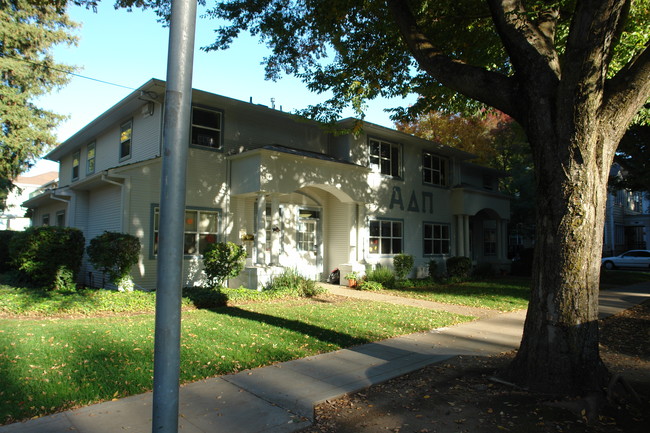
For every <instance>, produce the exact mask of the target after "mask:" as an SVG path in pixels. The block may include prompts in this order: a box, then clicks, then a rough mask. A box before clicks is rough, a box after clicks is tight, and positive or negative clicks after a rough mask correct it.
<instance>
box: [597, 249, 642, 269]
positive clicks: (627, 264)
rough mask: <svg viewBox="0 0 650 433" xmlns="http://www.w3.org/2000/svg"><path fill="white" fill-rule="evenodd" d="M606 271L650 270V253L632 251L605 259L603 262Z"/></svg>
mask: <svg viewBox="0 0 650 433" xmlns="http://www.w3.org/2000/svg"><path fill="white" fill-rule="evenodd" d="M601 263H602V265H603V266H604V267H605V269H615V268H648V269H650V251H648V250H630V251H626V252H624V253H623V254H621V255H620V256H615V257H603V259H602V261H601Z"/></svg>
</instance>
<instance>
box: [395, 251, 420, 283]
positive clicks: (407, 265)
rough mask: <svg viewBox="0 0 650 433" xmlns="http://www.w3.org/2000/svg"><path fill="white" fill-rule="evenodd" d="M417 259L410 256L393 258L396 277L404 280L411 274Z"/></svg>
mask: <svg viewBox="0 0 650 433" xmlns="http://www.w3.org/2000/svg"><path fill="white" fill-rule="evenodd" d="M414 264H415V259H414V258H413V256H412V255H410V254H397V255H396V256H395V257H394V258H393V267H394V268H395V276H396V277H397V279H398V280H403V279H404V278H406V277H407V275H408V274H410V273H411V269H413V265H414Z"/></svg>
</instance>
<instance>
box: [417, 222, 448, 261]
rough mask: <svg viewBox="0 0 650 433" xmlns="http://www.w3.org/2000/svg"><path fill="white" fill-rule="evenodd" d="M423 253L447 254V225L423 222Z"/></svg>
mask: <svg viewBox="0 0 650 433" xmlns="http://www.w3.org/2000/svg"><path fill="white" fill-rule="evenodd" d="M423 240H424V248H423V250H424V255H434V254H449V245H450V239H449V225H448V224H435V223H424V236H423Z"/></svg>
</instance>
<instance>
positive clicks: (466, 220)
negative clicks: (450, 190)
mask: <svg viewBox="0 0 650 433" xmlns="http://www.w3.org/2000/svg"><path fill="white" fill-rule="evenodd" d="M463 226H464V228H463V231H464V232H465V238H464V240H463V241H464V242H465V248H464V249H465V254H464V255H465V257H470V258H471V257H472V252H471V251H470V250H469V238H470V236H471V233H470V231H469V215H463Z"/></svg>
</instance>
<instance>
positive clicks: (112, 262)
mask: <svg viewBox="0 0 650 433" xmlns="http://www.w3.org/2000/svg"><path fill="white" fill-rule="evenodd" d="M86 252H87V253H88V258H89V260H90V263H92V265H93V266H94V267H95V268H97V269H101V271H102V272H104V273H105V274H107V275H108V277H109V280H110V282H111V283H112V284H114V285H115V286H116V287H117V289H118V290H120V291H132V290H133V282H132V281H131V275H130V274H131V268H132V267H133V265H135V264H136V263H138V258H139V257H140V239H138V238H137V237H135V236H133V235H129V234H126V233H117V232H108V231H105V232H104V233H103V234H101V235H99V236H97V237H95V238H93V239H92V240H91V241H90V245H88V248H87V249H86Z"/></svg>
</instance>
